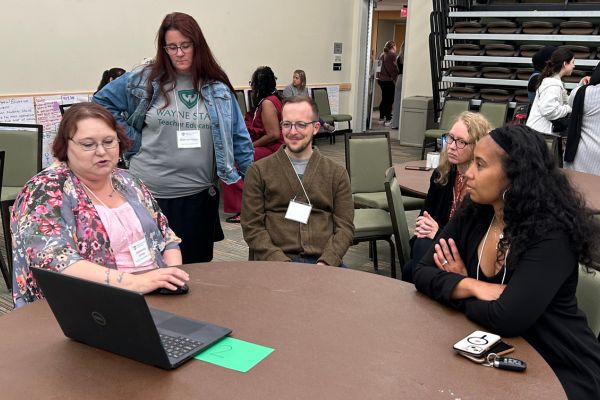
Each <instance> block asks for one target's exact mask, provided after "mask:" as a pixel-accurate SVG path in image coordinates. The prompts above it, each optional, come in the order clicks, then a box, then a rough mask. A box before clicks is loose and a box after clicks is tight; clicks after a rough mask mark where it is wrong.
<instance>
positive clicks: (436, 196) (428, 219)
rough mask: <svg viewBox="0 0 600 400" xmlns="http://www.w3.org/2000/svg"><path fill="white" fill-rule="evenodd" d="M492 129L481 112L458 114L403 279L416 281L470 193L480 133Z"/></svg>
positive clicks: (416, 232)
mask: <svg viewBox="0 0 600 400" xmlns="http://www.w3.org/2000/svg"><path fill="white" fill-rule="evenodd" d="M490 130H492V126H491V125H490V123H489V122H488V120H487V119H486V118H485V117H484V116H483V115H481V114H480V113H474V112H469V111H465V112H463V113H461V114H460V115H458V116H457V117H456V121H455V122H454V124H452V128H450V131H449V132H448V133H447V134H446V135H445V137H444V139H445V142H446V145H445V146H444V148H443V150H442V153H441V154H440V163H439V165H438V167H437V168H436V169H435V170H434V171H433V173H432V174H431V178H430V181H429V190H428V191H427V197H426V198H425V204H424V205H423V209H422V210H421V215H420V216H419V217H417V223H416V224H415V236H414V237H413V238H412V240H411V242H412V249H411V250H412V251H411V259H410V260H409V262H407V263H406V265H404V267H403V268H402V280H404V281H406V282H412V275H413V269H414V267H415V265H416V264H417V263H418V262H419V261H420V260H421V258H422V257H423V256H424V255H425V254H426V253H427V251H428V250H429V248H430V247H431V246H432V245H433V242H434V240H435V238H436V237H437V235H438V234H439V233H440V232H441V231H442V230H443V229H444V226H445V225H446V224H447V223H448V221H449V220H450V218H452V217H453V216H454V215H455V214H456V210H458V208H459V207H460V204H461V203H462V200H463V198H464V197H465V194H466V184H467V180H466V179H465V172H466V171H467V168H469V165H471V162H472V161H473V149H474V148H475V143H476V142H477V140H479V138H480V137H482V136H484V135H485V134H487V133H488V132H489V131H490Z"/></svg>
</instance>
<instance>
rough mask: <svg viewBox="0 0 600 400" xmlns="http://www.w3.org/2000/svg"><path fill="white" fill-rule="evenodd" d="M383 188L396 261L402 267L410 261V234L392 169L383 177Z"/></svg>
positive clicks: (400, 194)
mask: <svg viewBox="0 0 600 400" xmlns="http://www.w3.org/2000/svg"><path fill="white" fill-rule="evenodd" d="M384 186H385V193H386V195H387V200H388V206H389V210H390V216H391V218H392V227H393V228H394V241H395V242H396V251H397V253H398V261H399V262H400V266H401V267H402V266H404V265H405V264H406V263H407V262H408V260H409V259H410V243H409V240H410V234H409V232H408V222H407V221H406V213H405V211H404V203H403V201H402V193H401V191H400V185H399V184H398V181H397V180H396V171H395V169H394V168H390V169H388V171H387V173H386V175H385V181H384ZM400 270H402V269H400Z"/></svg>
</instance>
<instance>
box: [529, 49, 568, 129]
mask: <svg viewBox="0 0 600 400" xmlns="http://www.w3.org/2000/svg"><path fill="white" fill-rule="evenodd" d="M574 68H575V57H574V56H573V53H571V52H570V51H569V50H567V49H562V48H558V49H556V50H555V51H554V52H553V53H552V56H551V57H550V61H548V62H547V63H546V67H545V68H544V70H543V71H542V73H541V74H540V75H539V77H538V86H537V89H536V92H535V93H536V94H535V100H534V101H533V104H532V105H531V111H530V112H529V117H528V118H527V126H528V127H530V128H531V129H534V130H536V131H538V132H541V133H552V121H554V120H557V119H559V118H562V117H566V116H567V115H568V114H570V113H571V106H569V104H568V97H567V91H566V90H565V87H564V85H563V83H562V80H561V78H562V77H563V76H568V75H571V73H572V72H573V69H574Z"/></svg>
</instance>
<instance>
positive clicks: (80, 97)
mask: <svg viewBox="0 0 600 400" xmlns="http://www.w3.org/2000/svg"><path fill="white" fill-rule="evenodd" d="M90 96H91V95H89V94H87V93H77V94H63V95H62V96H61V100H62V103H61V104H75V103H84V102H87V101H90Z"/></svg>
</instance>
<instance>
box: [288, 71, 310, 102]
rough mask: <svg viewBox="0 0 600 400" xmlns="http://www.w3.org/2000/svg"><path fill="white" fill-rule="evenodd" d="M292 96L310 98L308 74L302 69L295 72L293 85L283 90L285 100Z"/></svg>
mask: <svg viewBox="0 0 600 400" xmlns="http://www.w3.org/2000/svg"><path fill="white" fill-rule="evenodd" d="M292 96H307V97H308V89H307V88H306V73H305V72H304V71H303V70H301V69H297V70H295V71H294V75H292V83H290V84H289V85H287V86H286V87H285V89H283V98H284V99H285V98H288V97H292Z"/></svg>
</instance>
